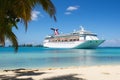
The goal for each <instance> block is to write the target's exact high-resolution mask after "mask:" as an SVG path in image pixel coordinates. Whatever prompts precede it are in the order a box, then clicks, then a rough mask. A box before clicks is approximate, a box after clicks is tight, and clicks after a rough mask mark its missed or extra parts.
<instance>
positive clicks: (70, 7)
mask: <svg viewBox="0 0 120 80" xmlns="http://www.w3.org/2000/svg"><path fill="white" fill-rule="evenodd" d="M78 8H79V6H69V7H68V8H67V11H75V10H78Z"/></svg>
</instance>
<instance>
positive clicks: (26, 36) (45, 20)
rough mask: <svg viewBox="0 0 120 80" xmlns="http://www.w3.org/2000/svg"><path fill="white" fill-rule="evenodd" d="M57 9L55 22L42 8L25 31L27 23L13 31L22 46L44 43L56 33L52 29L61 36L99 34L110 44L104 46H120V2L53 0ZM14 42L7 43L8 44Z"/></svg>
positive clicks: (33, 14) (105, 0)
mask: <svg viewBox="0 0 120 80" xmlns="http://www.w3.org/2000/svg"><path fill="white" fill-rule="evenodd" d="M51 1H52V2H53V4H54V5H55V7H56V18H57V21H56V22H55V21H54V19H53V18H50V16H49V15H48V14H47V13H46V12H45V11H44V10H43V9H42V8H41V7H40V6H39V7H38V6H37V7H35V8H34V9H33V11H32V13H31V15H32V17H31V18H32V20H31V21H30V22H29V23H28V30H27V32H26V31H25V27H24V25H23V23H19V24H18V26H19V29H18V30H16V29H13V32H14V33H15V34H16V36H17V39H18V42H19V44H33V45H37V44H42V42H43V40H44V38H45V36H46V35H49V34H53V32H52V31H51V30H50V28H51V27H53V28H58V29H59V32H60V33H69V32H72V31H73V30H79V29H80V26H83V27H84V28H85V29H86V30H88V31H91V32H93V33H96V34H97V35H98V37H99V38H100V39H105V40H106V41H105V42H104V43H103V44H102V45H101V46H112V47H113V46H117V47H118V46H120V34H119V33H120V0H51ZM9 44H10V42H9V41H8V40H6V45H9Z"/></svg>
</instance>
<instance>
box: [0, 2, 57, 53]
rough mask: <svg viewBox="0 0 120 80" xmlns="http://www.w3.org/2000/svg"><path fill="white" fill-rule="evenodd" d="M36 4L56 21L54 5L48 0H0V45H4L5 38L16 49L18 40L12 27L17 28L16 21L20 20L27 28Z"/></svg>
mask: <svg viewBox="0 0 120 80" xmlns="http://www.w3.org/2000/svg"><path fill="white" fill-rule="evenodd" d="M37 4H39V5H40V6H42V7H43V9H44V10H45V11H46V12H47V13H48V14H49V15H50V17H53V18H54V20H55V21H56V17H55V13H56V11H55V7H54V5H53V4H52V2H51V1H50V0H0V44H2V46H5V40H6V39H9V40H10V41H11V42H12V44H13V46H14V47H15V51H17V49H18V41H17V38H16V36H15V34H14V33H13V32H12V28H13V27H15V28H16V29H18V26H17V23H18V22H20V21H21V22H23V23H24V25H25V29H26V30H27V24H28V22H29V21H30V20H31V12H32V10H33V8H34V7H35V6H36V5H37Z"/></svg>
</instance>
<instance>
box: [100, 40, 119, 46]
mask: <svg viewBox="0 0 120 80" xmlns="http://www.w3.org/2000/svg"><path fill="white" fill-rule="evenodd" d="M102 45H103V46H110V47H114V46H116V47H118V46H119V47H120V39H111V40H106V41H105V42H104V43H103V44H102Z"/></svg>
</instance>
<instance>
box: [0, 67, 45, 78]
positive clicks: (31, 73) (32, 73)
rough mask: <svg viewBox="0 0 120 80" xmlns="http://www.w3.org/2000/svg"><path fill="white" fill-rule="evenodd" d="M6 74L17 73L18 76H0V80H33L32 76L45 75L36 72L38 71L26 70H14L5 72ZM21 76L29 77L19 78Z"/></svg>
mask: <svg viewBox="0 0 120 80" xmlns="http://www.w3.org/2000/svg"><path fill="white" fill-rule="evenodd" d="M4 71H6V72H8V71H13V72H14V73H16V75H12V76H8V75H0V80H33V79H32V78H31V76H38V75H42V74H45V72H35V71H38V70H29V71H26V69H14V70H4ZM21 76H28V78H21V79H20V78H18V77H21Z"/></svg>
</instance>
